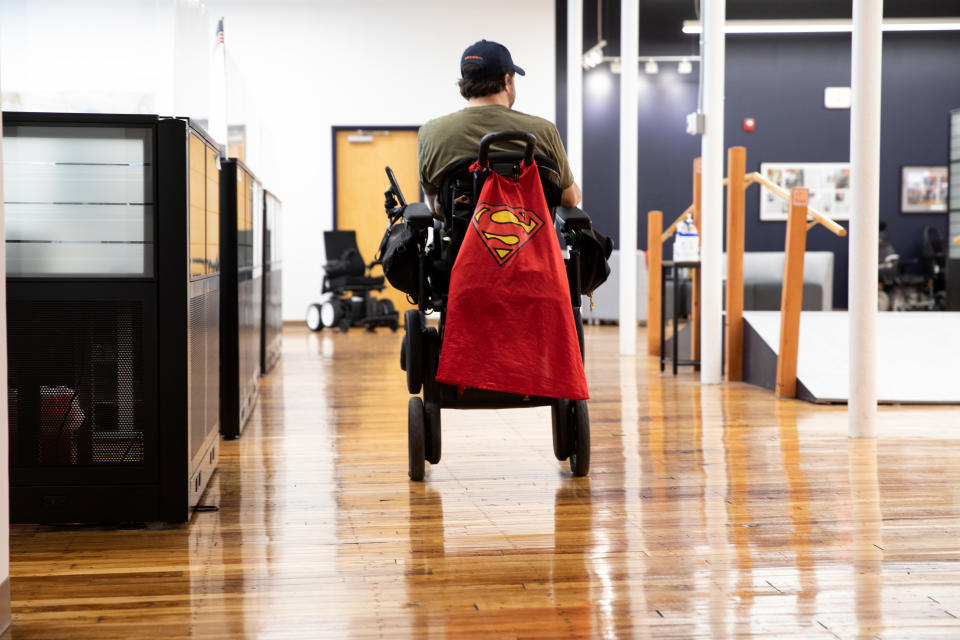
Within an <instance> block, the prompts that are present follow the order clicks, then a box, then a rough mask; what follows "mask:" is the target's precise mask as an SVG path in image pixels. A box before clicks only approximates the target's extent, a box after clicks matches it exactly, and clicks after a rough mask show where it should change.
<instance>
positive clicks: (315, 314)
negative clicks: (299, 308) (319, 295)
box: [307, 304, 323, 331]
mask: <svg viewBox="0 0 960 640" xmlns="http://www.w3.org/2000/svg"><path fill="white" fill-rule="evenodd" d="M307 328H308V329H310V331H323V322H321V321H320V305H319V304H312V305H310V306H309V307H307Z"/></svg>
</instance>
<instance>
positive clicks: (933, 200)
mask: <svg viewBox="0 0 960 640" xmlns="http://www.w3.org/2000/svg"><path fill="white" fill-rule="evenodd" d="M948 184H949V177H948V175H947V168H946V167H903V169H902V170H901V178H900V211H901V212H903V213H946V211H947V189H948V186H947V185H948Z"/></svg>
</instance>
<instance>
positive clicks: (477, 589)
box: [11, 328, 960, 640]
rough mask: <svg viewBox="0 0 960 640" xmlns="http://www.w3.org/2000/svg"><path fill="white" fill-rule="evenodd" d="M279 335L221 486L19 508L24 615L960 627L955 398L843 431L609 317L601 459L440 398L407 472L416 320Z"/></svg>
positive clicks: (88, 622)
mask: <svg viewBox="0 0 960 640" xmlns="http://www.w3.org/2000/svg"><path fill="white" fill-rule="evenodd" d="M284 339H285V342H284V357H283V361H282V363H281V365H280V366H279V368H278V369H277V370H276V371H275V373H274V374H272V375H271V376H270V377H268V378H266V379H265V381H264V384H263V387H262V397H261V401H260V404H259V408H258V410H257V412H256V413H255V415H254V417H253V419H252V423H251V424H250V425H249V426H248V427H247V430H246V432H245V433H244V435H243V437H242V439H240V440H239V441H233V442H225V443H224V444H223V462H222V465H221V467H220V470H219V471H218V472H217V473H216V475H215V477H214V478H213V481H212V485H211V487H210V489H209V491H208V493H207V495H206V497H205V502H206V503H208V504H217V505H220V507H221V510H220V511H219V512H218V513H198V514H196V515H195V516H194V519H193V522H192V523H191V524H190V525H189V526H178V527H162V526H150V527H148V528H146V529H139V530H119V531H118V530H94V529H74V530H58V531H53V530H37V529H26V530H23V529H21V530H18V531H17V532H16V533H15V534H14V535H13V538H12V569H11V570H12V575H13V582H12V588H13V599H14V601H13V613H14V637H15V638H17V639H18V640H19V639H21V638H24V639H25V638H72V639H81V638H98V639H108V638H168V637H171V638H172V637H178V638H180V637H193V638H231V639H232V638H403V637H415V638H463V637H468V636H477V637H485V638H488V637H508V638H514V637H517V638H572V637H598V638H619V637H637V638H745V637H753V638H773V637H802V638H884V639H886V638H960V620H958V617H960V408H957V407H944V408H906V407H892V408H883V409H881V425H880V438H879V439H878V441H876V442H873V441H857V440H848V439H847V438H846V436H845V432H846V415H845V407H816V406H812V405H808V404H803V403H800V402H797V401H777V400H776V399H775V398H774V396H773V394H772V393H771V392H769V391H764V390H760V389H757V388H753V387H749V386H744V385H729V386H718V387H701V386H700V385H699V384H697V383H696V378H695V377H694V375H693V374H692V373H689V372H687V373H682V374H681V375H680V376H679V377H677V378H673V377H671V376H669V375H666V376H661V374H660V373H659V371H658V370H655V365H654V362H653V361H652V360H649V359H647V358H646V357H640V358H638V359H636V360H632V359H621V358H619V357H618V355H617V351H616V349H617V333H616V330H615V329H611V328H588V331H587V344H588V359H587V372H588V377H589V382H590V388H591V393H592V396H593V398H592V400H591V402H590V412H591V418H592V430H593V443H594V444H593V462H592V469H591V473H590V476H589V477H587V478H582V479H574V478H572V477H571V476H570V473H569V471H568V469H567V468H566V466H565V465H562V464H561V463H558V462H557V461H556V460H555V459H554V458H553V455H552V450H551V439H550V429H549V412H547V411H544V410H527V411H497V412H481V411H473V412H447V411H445V412H444V416H443V419H444V421H445V422H444V428H445V431H444V442H443V461H442V462H441V463H440V464H439V465H437V466H436V467H432V468H428V472H427V479H426V482H423V483H411V482H409V481H408V480H407V475H406V403H407V398H408V396H407V393H406V392H405V388H404V382H403V374H402V372H401V371H400V369H399V366H398V361H399V357H398V350H399V334H390V333H387V332H383V331H382V330H381V332H380V333H378V334H376V335H370V334H364V333H361V332H351V333H350V334H347V335H341V334H339V333H336V334H333V333H324V334H309V333H307V332H306V331H303V330H288V331H287V333H286V334H285V338H284ZM639 344H640V345H644V344H645V340H644V337H643V336H642V335H641V336H640V340H639Z"/></svg>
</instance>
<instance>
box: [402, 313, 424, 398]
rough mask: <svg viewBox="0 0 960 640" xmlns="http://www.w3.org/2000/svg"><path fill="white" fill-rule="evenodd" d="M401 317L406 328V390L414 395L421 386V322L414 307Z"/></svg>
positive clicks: (418, 391)
mask: <svg viewBox="0 0 960 640" xmlns="http://www.w3.org/2000/svg"><path fill="white" fill-rule="evenodd" d="M403 319H404V321H405V323H406V328H407V335H406V338H405V339H406V341H407V351H406V354H407V355H406V362H407V391H409V392H410V394H411V395H416V394H418V393H420V387H422V386H423V323H422V321H421V319H420V312H419V311H417V310H416V309H410V310H409V311H407V312H406V313H405V314H404V316H403Z"/></svg>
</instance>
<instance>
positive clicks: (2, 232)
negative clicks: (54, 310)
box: [0, 114, 10, 633]
mask: <svg viewBox="0 0 960 640" xmlns="http://www.w3.org/2000/svg"><path fill="white" fill-rule="evenodd" d="M6 388H7V234H6V226H5V223H4V217H3V115H2V114H0V389H6ZM8 433H10V425H9V424H8V421H7V412H6V411H0V633H3V632H4V631H5V630H6V628H7V627H8V626H9V625H10V481H9V474H8V468H9V464H10V463H9V457H10V451H9V446H8V438H7V434H8Z"/></svg>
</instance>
